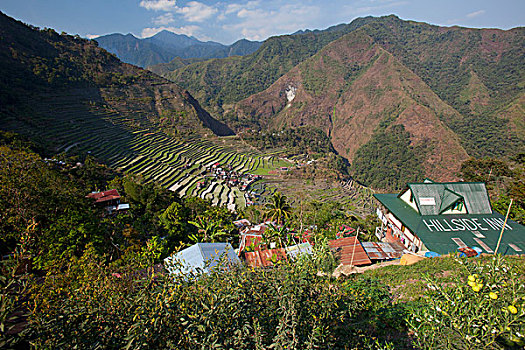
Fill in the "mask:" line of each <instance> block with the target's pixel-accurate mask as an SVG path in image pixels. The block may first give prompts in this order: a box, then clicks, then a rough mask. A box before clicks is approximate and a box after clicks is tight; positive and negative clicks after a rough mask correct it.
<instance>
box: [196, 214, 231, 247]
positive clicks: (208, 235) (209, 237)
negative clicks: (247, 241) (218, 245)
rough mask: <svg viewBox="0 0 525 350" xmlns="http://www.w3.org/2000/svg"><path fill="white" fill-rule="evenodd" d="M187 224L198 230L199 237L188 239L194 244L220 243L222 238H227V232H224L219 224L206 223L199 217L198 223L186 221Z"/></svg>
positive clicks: (213, 222)
mask: <svg viewBox="0 0 525 350" xmlns="http://www.w3.org/2000/svg"><path fill="white" fill-rule="evenodd" d="M188 223H190V224H192V225H193V226H195V227H197V229H198V230H199V236H197V235H192V236H190V239H191V240H192V241H193V242H195V243H199V242H210V243H214V242H220V241H221V239H222V238H223V237H226V236H228V232H226V231H224V230H223V229H222V228H221V227H220V225H219V223H217V222H215V221H206V220H205V219H204V218H202V217H200V218H199V219H198V221H188Z"/></svg>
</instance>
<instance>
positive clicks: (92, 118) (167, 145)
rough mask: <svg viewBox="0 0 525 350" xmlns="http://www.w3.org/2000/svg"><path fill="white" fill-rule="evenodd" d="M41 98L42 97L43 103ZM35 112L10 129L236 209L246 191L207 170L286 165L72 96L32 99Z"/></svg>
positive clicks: (243, 201) (242, 203)
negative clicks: (212, 176) (173, 131)
mask: <svg viewBox="0 0 525 350" xmlns="http://www.w3.org/2000/svg"><path fill="white" fill-rule="evenodd" d="M43 102H45V103H43ZM35 104H37V105H38V106H39V107H38V108H37V110H38V111H39V112H38V115H33V116H32V117H31V120H30V123H29V122H28V123H26V124H22V125H17V126H16V127H13V128H12V129H14V131H17V132H20V133H22V134H26V135H29V136H31V137H34V138H37V139H40V140H44V141H45V142H47V143H48V144H51V145H55V148H56V150H57V152H66V153H76V154H84V153H88V154H92V155H93V156H95V157H97V158H99V159H101V160H103V161H105V162H106V163H107V164H108V165H109V166H111V167H113V168H116V169H121V170H122V171H124V172H127V173H132V174H141V175H142V176H143V177H144V179H145V180H146V181H156V182H158V183H160V184H161V185H162V186H164V187H166V188H169V189H170V190H172V191H175V192H177V193H179V195H180V196H190V195H191V196H199V197H201V198H205V199H210V200H211V201H212V203H213V204H215V205H227V206H228V208H229V209H231V210H235V209H237V208H239V207H241V208H242V207H244V206H245V205H246V198H245V195H244V192H242V191H240V190H239V189H238V188H236V187H231V188H230V187H228V186H227V185H226V183H225V182H223V181H220V180H215V179H212V180H211V181H210V179H208V181H206V186H205V187H201V188H198V186H197V182H199V181H204V175H205V174H206V170H207V169H208V168H209V167H210V166H211V165H212V164H215V163H220V164H221V165H223V166H228V167H231V168H232V169H233V170H234V171H236V172H237V173H239V174H243V173H249V172H250V173H251V172H258V173H260V172H261V171H262V172H264V171H268V170H269V169H275V168H276V167H279V166H285V165H289V164H286V163H283V161H282V160H280V159H278V158H277V157H275V156H272V155H263V154H261V153H258V152H257V151H255V150H253V151H250V150H246V151H244V152H243V153H239V152H238V151H236V150H235V149H233V148H232V147H228V146H222V145H219V144H217V143H214V142H212V141H210V140H206V139H204V138H200V137H193V138H185V139H180V138H175V137H170V136H168V135H166V134H165V133H163V132H161V131H160V130H159V128H158V127H157V126H156V125H154V124H153V123H152V122H150V121H149V120H148V119H147V118H146V117H145V116H143V115H141V114H140V113H137V114H121V113H118V112H116V110H114V109H111V108H108V107H107V106H105V105H101V104H96V103H93V102H87V101H86V100H82V98H81V96H78V94H77V93H75V92H72V93H71V95H70V96H66V97H64V95H60V96H47V98H45V101H39V100H35Z"/></svg>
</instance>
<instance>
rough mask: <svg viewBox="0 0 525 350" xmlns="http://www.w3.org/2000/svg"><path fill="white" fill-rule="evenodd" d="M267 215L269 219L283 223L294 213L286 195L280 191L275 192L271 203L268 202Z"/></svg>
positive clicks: (279, 223)
mask: <svg viewBox="0 0 525 350" xmlns="http://www.w3.org/2000/svg"><path fill="white" fill-rule="evenodd" d="M265 208H266V212H265V214H266V217H267V218H268V219H269V220H277V224H278V225H281V224H283V223H284V222H285V221H286V220H287V219H289V218H290V216H291V215H292V207H291V206H290V205H289V204H288V202H287V198H286V196H283V195H282V194H281V193H280V192H276V193H274V195H273V196H272V198H271V201H270V202H269V203H266V206H265Z"/></svg>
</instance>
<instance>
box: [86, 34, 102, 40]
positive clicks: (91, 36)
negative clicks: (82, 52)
mask: <svg viewBox="0 0 525 350" xmlns="http://www.w3.org/2000/svg"><path fill="white" fill-rule="evenodd" d="M99 36H100V35H97V34H87V35H86V38H88V39H96V38H98V37H99Z"/></svg>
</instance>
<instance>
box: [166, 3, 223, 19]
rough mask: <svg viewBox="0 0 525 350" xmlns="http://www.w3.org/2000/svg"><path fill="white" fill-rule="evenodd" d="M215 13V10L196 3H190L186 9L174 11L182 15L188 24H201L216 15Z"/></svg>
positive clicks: (181, 8) (180, 8)
mask: <svg viewBox="0 0 525 350" xmlns="http://www.w3.org/2000/svg"><path fill="white" fill-rule="evenodd" d="M217 11H218V10H217V8H215V7H212V6H208V5H205V4H203V3H201V2H197V1H190V2H188V4H187V6H186V7H178V8H177V9H176V12H177V13H180V14H182V15H183V17H184V19H186V20H187V21H189V22H203V21H205V20H207V19H209V18H210V17H212V16H213V15H214V14H216V13H217Z"/></svg>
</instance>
